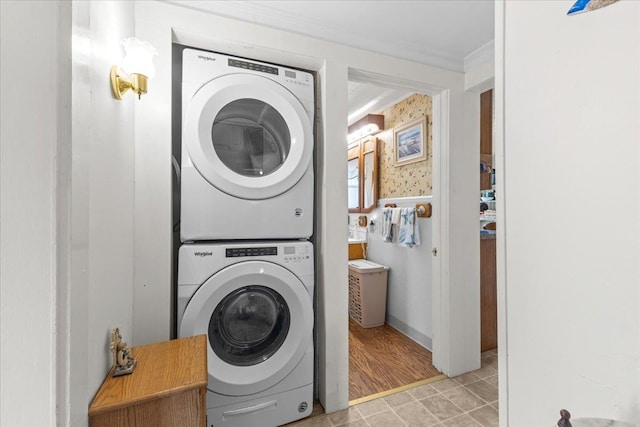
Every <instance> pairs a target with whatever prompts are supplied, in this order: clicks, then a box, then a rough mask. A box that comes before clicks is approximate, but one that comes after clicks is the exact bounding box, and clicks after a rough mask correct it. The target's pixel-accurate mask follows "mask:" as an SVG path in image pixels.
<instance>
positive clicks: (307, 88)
mask: <svg viewBox="0 0 640 427" xmlns="http://www.w3.org/2000/svg"><path fill="white" fill-rule="evenodd" d="M314 105H315V102H314V82H313V75H312V74H310V73H307V72H303V71H299V70H293V69H290V68H286V67H281V66H276V65H271V64H264V63H260V62H256V61H251V60H246V59H240V58H235V57H230V56H226V55H221V54H216V53H211V52H204V51H198V50H194V49H185V50H184V51H183V62H182V161H181V163H182V165H181V166H182V170H181V193H182V194H181V221H180V236H181V240H182V241H183V242H189V241H199V240H224V239H298V238H308V237H310V236H311V234H312V233H313V196H314V178H313V146H314V140H313V119H314Z"/></svg>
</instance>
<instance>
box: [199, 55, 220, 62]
mask: <svg viewBox="0 0 640 427" xmlns="http://www.w3.org/2000/svg"><path fill="white" fill-rule="evenodd" d="M198 58H200V59H202V60H204V61H215V60H216V58H212V57H210V56H204V55H198Z"/></svg>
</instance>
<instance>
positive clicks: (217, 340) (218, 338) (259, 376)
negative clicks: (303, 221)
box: [176, 241, 314, 427]
mask: <svg viewBox="0 0 640 427" xmlns="http://www.w3.org/2000/svg"><path fill="white" fill-rule="evenodd" d="M178 263H179V264H178V295H177V300H178V304H177V316H176V319H177V322H178V337H179V338H180V337H187V336H191V335H199V334H206V335H207V341H208V353H207V358H208V372H209V382H208V390H207V417H208V425H214V426H215V427H252V426H255V427H269V426H278V425H282V424H286V423H288V422H291V421H294V420H297V419H300V418H303V417H306V416H308V415H310V414H311V411H312V406H313V360H314V357H313V319H314V316H313V288H314V269H313V246H312V244H311V243H309V242H303V241H288V242H282V241H268V242H235V243H211V244H205V243H195V244H184V245H182V246H181V247H180V252H179V260H178Z"/></svg>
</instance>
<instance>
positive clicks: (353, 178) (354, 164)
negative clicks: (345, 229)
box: [347, 146, 360, 212]
mask: <svg viewBox="0 0 640 427" xmlns="http://www.w3.org/2000/svg"><path fill="white" fill-rule="evenodd" d="M352 152H354V153H355V156H354V153H352ZM347 193H348V203H349V212H360V147H359V146H358V147H357V149H356V150H354V149H350V150H349V160H348V163H347Z"/></svg>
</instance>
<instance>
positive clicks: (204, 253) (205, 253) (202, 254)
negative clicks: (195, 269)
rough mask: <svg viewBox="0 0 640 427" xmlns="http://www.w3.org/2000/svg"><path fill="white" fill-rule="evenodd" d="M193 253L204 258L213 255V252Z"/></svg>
mask: <svg viewBox="0 0 640 427" xmlns="http://www.w3.org/2000/svg"><path fill="white" fill-rule="evenodd" d="M193 254H194V255H195V256H199V257H202V258H204V257H206V256H213V252H194V253H193Z"/></svg>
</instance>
